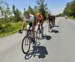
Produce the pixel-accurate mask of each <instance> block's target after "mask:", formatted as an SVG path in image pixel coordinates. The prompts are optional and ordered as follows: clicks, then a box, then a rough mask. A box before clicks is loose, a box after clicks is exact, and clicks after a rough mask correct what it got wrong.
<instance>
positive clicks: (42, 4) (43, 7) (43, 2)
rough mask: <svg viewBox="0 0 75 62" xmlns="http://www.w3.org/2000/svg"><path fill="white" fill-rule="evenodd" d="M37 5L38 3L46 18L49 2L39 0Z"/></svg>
mask: <svg viewBox="0 0 75 62" xmlns="http://www.w3.org/2000/svg"><path fill="white" fill-rule="evenodd" d="M37 5H38V9H39V11H40V12H41V13H42V15H43V16H44V19H46V10H47V7H46V6H47V4H46V3H45V0H37Z"/></svg>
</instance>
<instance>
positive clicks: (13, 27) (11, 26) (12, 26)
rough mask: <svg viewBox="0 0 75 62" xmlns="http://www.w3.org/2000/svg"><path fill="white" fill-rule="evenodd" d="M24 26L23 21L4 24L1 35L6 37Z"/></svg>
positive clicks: (0, 31)
mask: <svg viewBox="0 0 75 62" xmlns="http://www.w3.org/2000/svg"><path fill="white" fill-rule="evenodd" d="M21 27H22V22H12V23H6V24H2V29H1V30H0V37H5V36H8V35H11V34H14V33H16V32H18V31H19V29H21Z"/></svg>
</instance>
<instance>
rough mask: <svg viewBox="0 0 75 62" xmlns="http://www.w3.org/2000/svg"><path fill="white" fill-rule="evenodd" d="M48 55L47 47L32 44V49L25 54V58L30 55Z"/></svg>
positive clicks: (39, 56) (40, 56)
mask: <svg viewBox="0 0 75 62" xmlns="http://www.w3.org/2000/svg"><path fill="white" fill-rule="evenodd" d="M46 55H48V52H47V49H46V47H44V46H33V51H30V52H29V53H28V54H26V55H25V59H26V60H28V59H30V58H31V57H32V56H34V57H35V56H38V58H45V57H46Z"/></svg>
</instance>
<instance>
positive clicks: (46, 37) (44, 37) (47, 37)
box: [43, 35, 52, 40]
mask: <svg viewBox="0 0 75 62" xmlns="http://www.w3.org/2000/svg"><path fill="white" fill-rule="evenodd" d="M51 38H52V37H51V36H49V35H44V36H43V39H46V40H50V39H51Z"/></svg>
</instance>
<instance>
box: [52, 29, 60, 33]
mask: <svg viewBox="0 0 75 62" xmlns="http://www.w3.org/2000/svg"><path fill="white" fill-rule="evenodd" d="M51 32H52V33H59V31H58V30H56V29H53V30H52V31H51Z"/></svg>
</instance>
